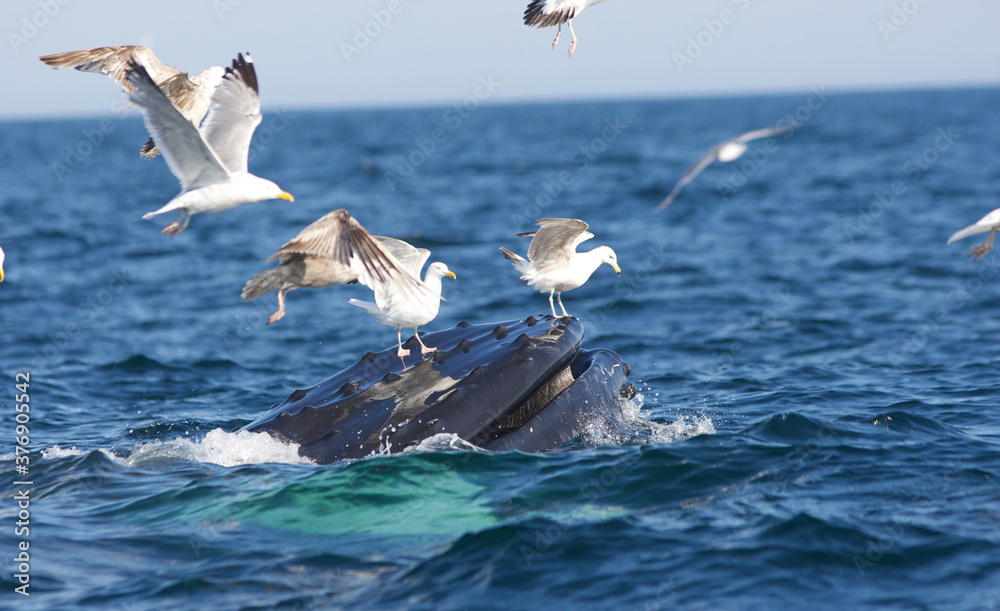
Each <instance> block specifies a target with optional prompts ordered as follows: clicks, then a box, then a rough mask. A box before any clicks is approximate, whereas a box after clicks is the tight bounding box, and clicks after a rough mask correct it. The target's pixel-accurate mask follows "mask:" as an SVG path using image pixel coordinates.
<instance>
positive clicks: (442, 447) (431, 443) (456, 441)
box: [403, 433, 486, 454]
mask: <svg viewBox="0 0 1000 611" xmlns="http://www.w3.org/2000/svg"><path fill="white" fill-rule="evenodd" d="M446 450H462V451H467V452H485V451H486V450H484V449H483V448H480V447H479V446H477V445H474V444H471V443H469V442H468V441H466V440H464V439H462V438H461V437H459V436H458V435H456V434H454V433H438V434H437V435H431V436H430V437H428V438H427V439H424V440H422V441H421V442H420V443H418V444H417V445H415V446H409V447H407V448H406V449H405V450H403V454H406V453H408V452H443V451H446Z"/></svg>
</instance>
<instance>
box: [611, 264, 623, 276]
mask: <svg viewBox="0 0 1000 611" xmlns="http://www.w3.org/2000/svg"><path fill="white" fill-rule="evenodd" d="M611 267H613V268H615V273H616V274H618V275H619V276H621V275H622V270H620V269H618V266H617V265H615V264H614V263H612V264H611Z"/></svg>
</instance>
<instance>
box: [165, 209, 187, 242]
mask: <svg viewBox="0 0 1000 611" xmlns="http://www.w3.org/2000/svg"><path fill="white" fill-rule="evenodd" d="M190 221H191V215H190V214H188V213H187V211H186V210H182V211H181V215H180V216H178V217H177V220H176V221H174V222H173V223H170V224H169V225H167V226H166V227H164V228H163V232H162V233H163V235H167V236H170V237H171V238H174V237H177V236H179V235H180V233H181V232H182V231H184V230H185V229H186V228H187V226H188V223H189V222H190Z"/></svg>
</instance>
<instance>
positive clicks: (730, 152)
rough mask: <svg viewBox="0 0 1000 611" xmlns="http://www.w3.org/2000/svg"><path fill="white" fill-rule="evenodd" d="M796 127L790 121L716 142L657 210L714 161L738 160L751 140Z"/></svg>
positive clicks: (664, 206)
mask: <svg viewBox="0 0 1000 611" xmlns="http://www.w3.org/2000/svg"><path fill="white" fill-rule="evenodd" d="M796 127H797V126H796V125H795V124H794V123H789V124H788V125H782V126H781V127H770V128H765V129H755V130H753V131H749V132H747V133H745V134H740V135H739V136H736V137H735V138H732V139H730V140H726V141H724V142H720V143H718V144H716V145H715V146H713V147H712V148H710V149H708V152H707V153H705V155H704V156H703V157H702V158H701V159H699V160H698V162H697V163H695V164H694V165H693V166H691V167H690V168H688V171H687V172H685V173H684V176H682V177H681V179H680V180H679V181H677V184H676V185H675V186H674V189H673V191H671V192H670V195H668V196H667V197H666V199H664V200H663V201H662V202H660V205H659V206H657V207H656V209H655V212H659V211H660V210H663V209H664V208H666V207H667V206H669V205H670V203H671V202H673V201H674V198H675V197H677V194H678V193H680V192H681V189H683V188H684V185H686V184H688V183H689V182H691V181H692V180H694V179H695V177H696V176H698V174H701V171H702V170H704V169H705V168H707V167H708V166H709V165H711V164H712V162H714V161H723V162H729V161H736V160H737V159H739V158H740V157H741V156H742V155H743V153H745V152H746V151H747V142H750V141H751V140H758V139H760V138H770V137H771V136H777V135H778V134H783V133H785V132H788V131H791V130H793V129H795V128H796Z"/></svg>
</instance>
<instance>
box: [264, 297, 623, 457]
mask: <svg viewBox="0 0 1000 611" xmlns="http://www.w3.org/2000/svg"><path fill="white" fill-rule="evenodd" d="M423 340H424V342H425V343H430V344H431V345H433V346H437V347H438V349H437V350H436V351H435V352H434V353H433V354H432V355H429V356H425V357H423V358H421V355H420V354H413V355H412V356H410V357H408V358H407V359H405V360H404V361H401V360H400V359H399V358H398V357H397V355H396V347H393V348H389V349H386V350H383V351H382V352H378V353H372V352H369V353H367V354H365V355H364V356H363V357H361V359H360V360H359V361H358V362H357V363H355V364H354V365H352V366H350V367H348V368H347V369H345V370H343V371H341V372H340V373H338V374H336V375H334V376H332V377H330V378H327V379H326V380H324V381H322V382H320V383H319V384H317V385H316V386H313V387H312V388H309V389H305V390H296V391H295V392H293V393H292V394H291V395H290V396H289V397H288V398H287V399H285V400H284V401H283V402H281V403H279V404H277V405H275V406H273V407H272V408H271V409H270V410H269V411H268V412H267V413H265V414H264V415H263V416H261V417H260V418H258V419H257V420H255V421H253V422H251V423H250V424H248V425H247V426H246V427H244V430H248V431H252V432H267V433H269V434H270V435H272V436H273V437H275V438H277V439H281V440H284V441H288V442H292V443H296V444H298V445H299V454H300V455H302V456H306V457H308V458H310V459H312V460H314V461H316V462H317V463H320V464H328V463H332V462H335V461H338V460H342V459H345V458H361V457H365V456H371V455H375V454H379V453H384V452H392V453H396V452H400V451H402V450H404V449H405V448H407V447H410V446H413V445H416V444H418V443H420V442H421V441H422V440H424V439H427V438H430V437H432V436H434V435H437V434H441V433H445V434H454V435H457V436H458V437H460V438H461V439H464V440H465V441H468V442H470V443H472V444H475V445H477V446H480V447H482V448H485V449H487V450H493V451H504V450H521V451H525V452H537V451H541V450H545V449H549V448H555V447H557V446H559V445H560V444H562V443H564V442H566V441H569V440H571V439H574V438H576V437H578V436H579V435H580V434H581V432H582V431H583V429H584V428H585V427H586V426H588V425H591V424H596V425H598V426H601V427H604V428H606V429H612V430H613V429H619V430H621V429H622V428H623V425H622V412H621V405H622V402H623V401H626V400H628V399H631V398H632V397H633V396H635V393H636V389H635V386H633V385H632V384H631V383H630V382H629V381H628V375H629V373H630V369H629V366H628V365H627V364H625V362H624V361H622V359H621V357H620V356H619V355H618V354H616V353H615V352H612V351H611V350H605V349H596V350H584V349H582V343H583V324H582V323H581V322H580V321H579V320H578V319H576V318H553V317H552V316H548V315H546V316H543V317H541V318H534V317H529V318H527V319H525V320H518V321H508V322H502V323H491V324H479V325H473V324H469V323H468V322H461V323H459V324H458V325H456V326H455V327H453V328H451V329H447V330H444V331H438V332H434V333H428V334H426V335H424V337H423ZM404 345H405V346H407V347H410V348H415V347H417V339H416V337H412V338H410V340H408V341H407V342H406V344H404Z"/></svg>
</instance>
